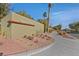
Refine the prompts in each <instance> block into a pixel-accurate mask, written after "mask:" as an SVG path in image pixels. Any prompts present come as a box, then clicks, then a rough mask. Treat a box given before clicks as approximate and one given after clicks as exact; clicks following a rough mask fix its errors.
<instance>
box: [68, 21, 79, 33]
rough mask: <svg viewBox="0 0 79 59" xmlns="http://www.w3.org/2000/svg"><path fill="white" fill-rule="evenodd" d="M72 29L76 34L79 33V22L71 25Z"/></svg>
mask: <svg viewBox="0 0 79 59" xmlns="http://www.w3.org/2000/svg"><path fill="white" fill-rule="evenodd" d="M69 28H70V29H75V31H76V32H79V22H74V23H71V24H69Z"/></svg>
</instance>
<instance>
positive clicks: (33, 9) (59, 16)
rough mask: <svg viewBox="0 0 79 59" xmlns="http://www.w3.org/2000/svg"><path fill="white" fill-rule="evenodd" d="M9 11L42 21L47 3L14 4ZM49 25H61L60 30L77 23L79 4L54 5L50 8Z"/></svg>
mask: <svg viewBox="0 0 79 59" xmlns="http://www.w3.org/2000/svg"><path fill="white" fill-rule="evenodd" d="M10 9H11V10H12V11H14V12H19V11H25V12H26V13H27V14H29V15H31V16H32V17H33V18H34V19H35V20H38V19H42V18H43V16H42V14H43V13H44V12H47V11H48V4H47V3H25V4H24V3H16V4H11V6H10ZM50 16H51V18H50V21H49V23H50V25H51V26H56V25H59V24H61V25H62V28H68V25H69V24H70V23H73V22H77V21H79V4H75V3H74V4H68V3H57V4H56V3H54V4H52V7H51V15H50Z"/></svg>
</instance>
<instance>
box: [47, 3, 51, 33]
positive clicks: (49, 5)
mask: <svg viewBox="0 0 79 59" xmlns="http://www.w3.org/2000/svg"><path fill="white" fill-rule="evenodd" d="M50 10H51V3H49V4H48V24H47V32H48V27H49V20H50Z"/></svg>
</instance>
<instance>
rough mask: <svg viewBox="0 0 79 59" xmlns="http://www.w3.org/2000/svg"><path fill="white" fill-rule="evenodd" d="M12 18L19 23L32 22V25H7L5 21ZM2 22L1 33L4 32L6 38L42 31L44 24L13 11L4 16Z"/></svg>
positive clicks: (16, 37)
mask: <svg viewBox="0 0 79 59" xmlns="http://www.w3.org/2000/svg"><path fill="white" fill-rule="evenodd" d="M9 20H13V21H17V22H21V23H26V24H32V25H35V26H34V27H32V26H28V25H21V24H14V23H12V24H11V26H10V27H7V24H8V23H7V21H9ZM1 23H2V34H4V32H5V36H6V38H8V39H19V38H22V37H23V36H24V35H32V34H37V33H42V32H44V25H43V24H41V23H39V22H36V21H34V20H32V19H29V18H26V17H23V16H20V15H18V14H16V13H14V12H11V14H9V15H7V16H6V17H4V18H3V19H2V21H1Z"/></svg>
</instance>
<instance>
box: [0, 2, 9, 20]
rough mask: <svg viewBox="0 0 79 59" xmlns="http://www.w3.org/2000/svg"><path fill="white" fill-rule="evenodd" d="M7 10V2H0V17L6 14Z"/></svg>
mask: <svg viewBox="0 0 79 59" xmlns="http://www.w3.org/2000/svg"><path fill="white" fill-rule="evenodd" d="M8 12H9V4H8V3H0V19H1V18H3V17H4V16H6V15H7V14H8Z"/></svg>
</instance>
